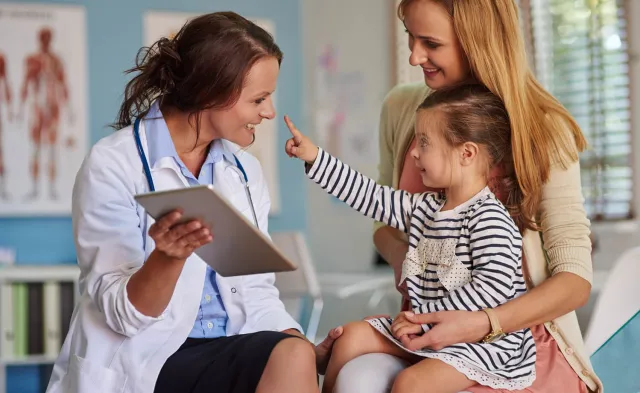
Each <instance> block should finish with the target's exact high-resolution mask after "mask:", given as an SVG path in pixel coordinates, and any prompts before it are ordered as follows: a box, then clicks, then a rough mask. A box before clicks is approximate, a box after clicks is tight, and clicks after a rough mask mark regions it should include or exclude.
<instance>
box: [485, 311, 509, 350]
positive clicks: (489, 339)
mask: <svg viewBox="0 0 640 393" xmlns="http://www.w3.org/2000/svg"><path fill="white" fill-rule="evenodd" d="M482 311H484V312H485V313H486V314H487V316H488V317H489V322H490V323H491V332H490V333H489V334H487V335H486V336H485V337H484V338H483V339H482V342H483V343H485V344H489V343H494V342H496V341H498V340H500V339H501V338H503V337H504V336H505V334H504V332H503V331H502V327H500V321H498V316H497V315H496V313H495V311H493V310H492V309H490V308H485V309H483V310H482Z"/></svg>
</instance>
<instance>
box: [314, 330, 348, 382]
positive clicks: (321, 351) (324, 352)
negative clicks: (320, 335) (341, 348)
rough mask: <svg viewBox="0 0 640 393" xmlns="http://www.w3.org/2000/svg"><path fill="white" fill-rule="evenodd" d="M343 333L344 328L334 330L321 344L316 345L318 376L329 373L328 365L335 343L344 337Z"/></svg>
mask: <svg viewBox="0 0 640 393" xmlns="http://www.w3.org/2000/svg"><path fill="white" fill-rule="evenodd" d="M342 332H343V329H342V326H338V327H337V328H333V329H331V331H329V334H327V338H325V339H324V340H323V341H322V342H321V343H320V344H318V345H316V367H317V369H318V374H320V375H324V373H325V372H326V371H327V364H329V358H330V357H331V350H332V349H333V343H334V342H335V341H336V340H337V339H338V338H339V337H340V336H342Z"/></svg>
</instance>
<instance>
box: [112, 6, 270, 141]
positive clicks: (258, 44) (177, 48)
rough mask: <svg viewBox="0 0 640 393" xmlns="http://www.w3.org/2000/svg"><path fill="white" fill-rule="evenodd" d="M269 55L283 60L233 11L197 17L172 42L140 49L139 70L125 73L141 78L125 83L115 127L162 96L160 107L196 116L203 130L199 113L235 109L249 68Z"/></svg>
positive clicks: (266, 38) (263, 33) (259, 31)
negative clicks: (234, 106) (208, 110)
mask: <svg viewBox="0 0 640 393" xmlns="http://www.w3.org/2000/svg"><path fill="white" fill-rule="evenodd" d="M266 57H273V58H275V59H276V60H277V61H278V64H280V63H281V62H282V52H281V51H280V48H278V46H277V45H276V43H275V42H274V40H273V37H272V36H271V35H270V34H269V33H267V32H266V31H265V30H264V29H262V28H261V27H259V26H258V25H256V24H255V23H253V22H251V21H249V20H247V19H245V18H243V17H242V16H240V15H238V14H236V13H234V12H215V13H210V14H205V15H201V16H199V17H196V18H194V19H192V20H190V21H189V22H187V23H186V24H185V25H184V26H183V27H182V28H181V29H180V31H179V32H178V33H177V34H176V35H175V36H174V37H173V38H171V39H169V38H161V39H160V40H158V41H157V42H155V43H154V44H153V45H151V46H150V47H143V48H141V49H140V50H139V51H138V55H137V57H136V65H135V67H133V68H131V69H129V70H127V71H125V73H126V74H129V73H137V75H136V76H134V77H133V79H131V81H129V83H127V86H126V88H125V92H124V100H123V102H122V105H121V106H120V112H119V114H118V117H117V119H116V122H115V123H114V124H112V127H113V128H115V129H121V128H124V127H127V126H129V125H131V124H132V122H133V119H135V118H137V117H141V116H144V115H145V114H146V113H147V111H148V110H149V107H150V106H151V103H152V102H153V101H154V100H155V99H158V98H159V99H160V100H161V101H160V104H161V105H168V106H171V107H172V108H175V109H177V110H179V111H181V112H184V113H188V114H189V118H190V121H191V120H193V119H194V118H195V128H196V132H199V130H200V113H201V111H203V110H206V109H211V108H214V109H226V108H229V107H231V106H233V105H234V104H235V103H236V102H237V101H238V99H239V98H240V93H241V92H242V88H243V86H244V82H245V78H246V76H247V74H248V73H249V71H250V70H251V67H252V66H253V65H254V64H255V63H256V62H257V61H258V60H260V59H262V58H266Z"/></svg>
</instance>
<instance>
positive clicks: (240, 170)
mask: <svg viewBox="0 0 640 393" xmlns="http://www.w3.org/2000/svg"><path fill="white" fill-rule="evenodd" d="M133 136H134V137H135V139H136V146H137V147H138V153H139V154H140V160H141V161H142V169H143V170H144V175H145V177H146V178H147V183H149V191H151V192H154V191H155V190H156V187H155V185H154V184H153V176H151V168H149V162H148V161H147V156H146V154H144V149H143V148H142V140H141V139H140V118H137V119H136V121H135V122H134V123H133ZM233 158H234V159H235V162H236V165H228V166H227V168H231V170H233V171H235V172H236V173H237V174H238V177H239V178H240V181H241V182H242V185H243V186H244V191H245V193H246V194H247V200H248V201H249V206H251V215H252V216H253V222H254V223H255V224H256V227H257V228H260V225H258V216H257V215H256V209H255V207H253V199H252V198H251V190H250V189H249V178H248V177H247V172H246V171H245V170H244V167H243V166H242V164H241V163H240V160H238V157H236V155H235V154H234V155H233ZM227 168H225V170H227Z"/></svg>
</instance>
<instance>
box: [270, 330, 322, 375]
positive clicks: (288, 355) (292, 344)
mask: <svg viewBox="0 0 640 393" xmlns="http://www.w3.org/2000/svg"><path fill="white" fill-rule="evenodd" d="M269 363H273V364H274V365H277V366H278V367H286V368H287V369H288V370H289V371H290V372H291V373H293V374H295V373H313V374H315V373H316V353H315V350H314V347H313V345H311V344H310V343H309V342H307V341H305V340H302V339H300V338H296V337H291V338H287V339H284V340H282V341H280V342H279V343H278V344H277V345H276V346H275V348H274V349H273V351H272V352H271V356H270V357H269Z"/></svg>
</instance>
